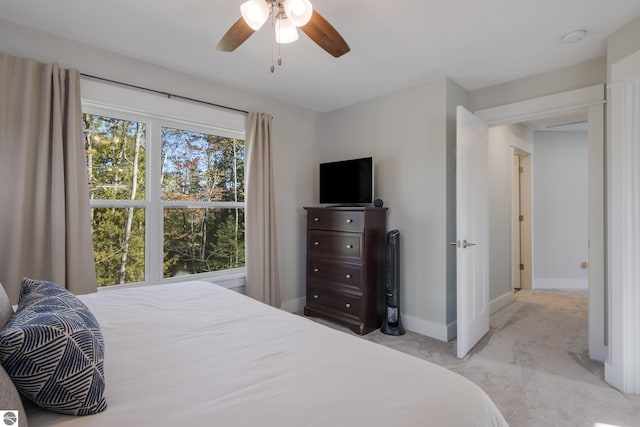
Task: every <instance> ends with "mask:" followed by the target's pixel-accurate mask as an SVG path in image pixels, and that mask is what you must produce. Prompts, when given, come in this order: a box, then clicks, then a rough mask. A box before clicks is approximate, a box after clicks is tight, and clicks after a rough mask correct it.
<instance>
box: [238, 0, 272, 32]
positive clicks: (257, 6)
mask: <svg viewBox="0 0 640 427" xmlns="http://www.w3.org/2000/svg"><path fill="white" fill-rule="evenodd" d="M240 13H241V14H242V18H243V19H244V21H245V22H246V23H247V25H248V26H249V27H251V29H252V30H254V31H258V30H259V29H260V27H262V25H263V24H264V23H265V22H266V21H267V18H268V17H269V4H268V3H267V2H266V1H264V0H248V1H246V2H244V3H242V4H241V5H240Z"/></svg>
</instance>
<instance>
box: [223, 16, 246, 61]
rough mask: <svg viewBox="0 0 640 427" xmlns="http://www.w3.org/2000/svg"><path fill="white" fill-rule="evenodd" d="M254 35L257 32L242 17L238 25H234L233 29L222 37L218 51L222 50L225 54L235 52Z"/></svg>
mask: <svg viewBox="0 0 640 427" xmlns="http://www.w3.org/2000/svg"><path fill="white" fill-rule="evenodd" d="M253 33H255V31H253V29H252V28H251V27H250V26H249V25H247V23H246V22H245V20H244V18H242V17H240V19H238V20H237V21H236V23H235V24H233V25H232V26H231V28H229V30H228V31H227V32H226V34H225V35H224V36H222V39H221V40H220V43H218V47H216V50H221V51H223V52H233V51H234V50H236V49H237V48H238V46H240V45H241V44H242V43H244V42H245V41H246V40H247V39H248V38H249V37H250V36H251V34H253Z"/></svg>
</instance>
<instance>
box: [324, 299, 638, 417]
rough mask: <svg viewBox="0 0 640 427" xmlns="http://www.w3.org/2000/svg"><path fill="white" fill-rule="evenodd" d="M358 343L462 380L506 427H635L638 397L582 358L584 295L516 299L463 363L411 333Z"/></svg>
mask: <svg viewBox="0 0 640 427" xmlns="http://www.w3.org/2000/svg"><path fill="white" fill-rule="evenodd" d="M319 321H320V322H322V323H323V324H327V325H331V324H330V323H328V322H325V321H322V320H319ZM331 326H333V325H331ZM333 327H336V326H333ZM336 328H338V329H342V328H340V327H336ZM344 331H345V332H347V333H350V334H352V335H353V333H352V332H350V331H348V330H346V329H344ZM363 338H364V339H367V340H370V341H374V342H377V343H379V344H382V345H386V346H389V347H392V348H394V349H397V350H399V351H402V352H405V353H409V354H412V355H414V356H416V357H419V358H422V359H426V360H429V361H431V362H433V363H436V364H438V365H442V366H445V367H447V368H449V369H451V370H452V371H455V372H457V373H459V374H461V375H463V376H465V377H467V378H469V379H470V380H471V381H473V382H475V383H476V384H478V385H479V386H480V387H482V389H483V390H485V392H486V393H487V394H488V395H489V396H491V398H492V399H493V401H494V402H495V403H496V405H497V406H498V408H500V410H501V411H502V413H503V414H504V416H505V418H506V419H507V421H508V422H509V424H510V425H511V426H512V427H551V426H588V427H596V426H597V427H608V426H621V427H634V426H640V396H635V395H624V394H622V393H620V392H618V391H617V390H615V389H614V388H612V387H611V386H609V385H608V384H607V383H605V382H604V380H603V376H604V368H603V365H602V363H599V362H595V361H591V360H590V359H589V357H588V355H587V297H586V293H584V292H580V291H570V292H561V291H520V292H518V293H517V294H516V301H515V302H514V303H513V304H510V305H509V306H507V307H505V308H503V309H502V310H500V311H499V312H497V313H496V314H494V315H493V316H492V317H491V329H490V331H489V333H488V334H487V335H486V336H485V337H484V338H483V339H482V340H481V341H480V343H478V345H477V346H476V347H475V348H474V349H473V350H472V351H471V353H470V354H469V355H467V357H465V359H463V360H459V359H457V358H456V357H455V341H452V342H449V343H444V342H441V341H438V340H435V339H432V338H428V337H425V336H422V335H419V334H415V333H412V332H408V333H407V334H405V335H403V336H400V337H394V336H388V335H384V334H382V333H380V332H379V331H374V332H371V333H370V334H368V335H365V336H364V337H363Z"/></svg>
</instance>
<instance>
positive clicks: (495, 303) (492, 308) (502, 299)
mask: <svg viewBox="0 0 640 427" xmlns="http://www.w3.org/2000/svg"><path fill="white" fill-rule="evenodd" d="M514 299H515V297H514V296H513V292H512V291H509V292H507V293H505V294H502V295H500V296H499V297H498V298H496V299H494V300H492V301H490V302H489V313H491V314H493V313H495V312H497V311H499V310H500V309H501V308H504V307H506V306H508V305H509V304H511V303H512V302H513V301H514Z"/></svg>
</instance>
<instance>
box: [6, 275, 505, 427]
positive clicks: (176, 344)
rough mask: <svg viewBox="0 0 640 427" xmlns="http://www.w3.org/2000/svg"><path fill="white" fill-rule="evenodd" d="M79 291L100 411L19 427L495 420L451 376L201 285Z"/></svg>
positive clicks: (499, 420)
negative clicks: (98, 336) (102, 403)
mask: <svg viewBox="0 0 640 427" xmlns="http://www.w3.org/2000/svg"><path fill="white" fill-rule="evenodd" d="M79 298H80V300H81V301H82V302H83V303H84V304H85V305H86V306H87V307H88V308H89V310H90V311H91V312H92V313H93V315H94V316H95V318H96V319H97V321H98V322H99V325H100V328H101V331H102V334H103V336H104V345H105V346H104V375H105V379H106V380H105V383H106V387H105V389H104V397H105V398H106V401H107V405H108V406H107V408H106V409H105V410H104V411H102V412H100V413H97V414H95V415H88V416H70V415H61V414H56V413H53V412H50V411H47V410H43V409H40V408H37V407H33V408H30V409H28V410H27V418H28V422H29V425H30V426H31V427H38V426H60V427H63V426H64V427H75V426H78V427H80V426H91V427H94V426H95V427H98V426H101V427H102V426H103V427H113V426H154V427H158V426H175V425H185V426H214V425H215V426H225V427H233V426H238V427H240V426H242V427H247V426H278V427H287V426H290V427H301V426H309V427H312V426H317V427H327V426H385V427H386V426H422V425H424V426H451V427H455V426H461V427H462V426H465V427H468V426H478V427H480V426H482V427H485V426H506V425H507V423H506V422H505V420H504V418H503V416H502V415H501V414H500V412H499V411H498V409H497V408H496V406H495V405H494V403H493V402H492V401H491V399H490V398H489V397H488V396H487V395H486V394H485V393H484V392H483V391H482V390H481V389H480V388H479V387H477V386H476V385H475V384H473V383H472V382H470V381H469V380H467V379H465V378H463V377H462V376H460V375H458V374H455V373H453V372H451V371H449V370H447V369H444V368H442V367H439V366H437V365H435V364H432V363H429V362H426V361H424V360H421V359H418V358H415V357H413V356H410V355H407V354H403V353H400V352H397V351H395V350H392V349H389V348H386V347H383V346H381V345H378V344H375V343H372V342H369V341H366V340H363V339H360V338H358V337H356V336H353V335H350V334H348V333H344V332H341V331H338V330H334V329H332V328H328V327H326V326H323V325H321V324H318V323H316V322H314V321H312V320H310V319H307V318H304V317H301V316H298V315H295V314H291V313H287V312H284V311H281V310H278V309H275V308H273V307H269V306H267V305H265V304H262V303H259V302H257V301H254V300H252V299H250V298H248V297H246V296H244V295H241V294H238V293H236V292H233V291H231V290H228V289H225V288H222V287H220V286H217V285H214V284H211V283H209V282H204V281H189V282H183V283H175V284H163V285H154V286H147V287H138V288H127V289H114V290H104V291H100V292H98V293H94V294H89V295H83V296H80V297H79ZM0 409H2V408H0Z"/></svg>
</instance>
